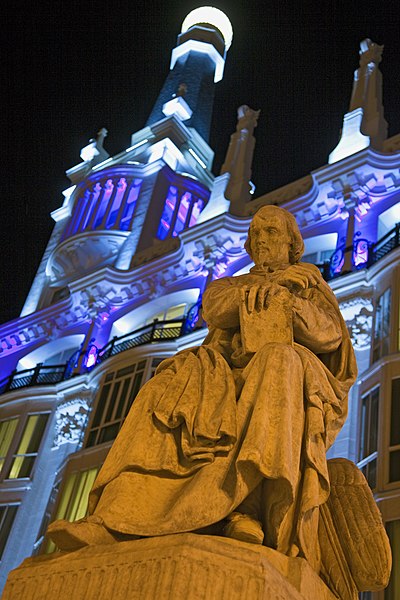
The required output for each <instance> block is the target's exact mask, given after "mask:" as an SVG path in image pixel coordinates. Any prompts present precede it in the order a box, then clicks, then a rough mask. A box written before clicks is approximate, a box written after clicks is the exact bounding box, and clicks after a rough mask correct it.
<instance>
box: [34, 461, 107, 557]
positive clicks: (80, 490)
mask: <svg viewBox="0 0 400 600" xmlns="http://www.w3.org/2000/svg"><path fill="white" fill-rule="evenodd" d="M99 469H100V467H93V468H92V469H87V470H86V471H81V472H77V473H71V474H70V475H69V476H68V478H67V480H66V482H65V484H64V487H63V489H62V492H61V497H60V501H59V504H58V509H57V511H56V514H55V516H54V520H57V519H66V520H67V521H76V520H78V519H82V517H84V516H85V515H86V512H87V503H88V498H89V492H90V490H91V489H92V486H93V483H94V480H95V479H96V475H97V473H98V472H99ZM54 550H55V544H53V542H52V541H49V542H48V544H47V546H46V549H45V552H46V553H47V554H50V553H51V552H54Z"/></svg>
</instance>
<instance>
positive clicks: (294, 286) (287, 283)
mask: <svg viewBox="0 0 400 600" xmlns="http://www.w3.org/2000/svg"><path fill="white" fill-rule="evenodd" d="M318 275H319V272H318V273H317V271H315V272H313V271H312V270H310V268H309V267H304V266H303V265H301V264H297V265H291V266H290V267H288V268H287V269H285V270H284V271H282V275H281V276H280V277H279V278H278V279H277V283H278V284H279V285H281V286H284V287H285V288H287V289H289V290H290V291H291V292H299V291H301V290H306V289H308V288H310V287H315V286H316V285H317V283H318V281H319V277H318Z"/></svg>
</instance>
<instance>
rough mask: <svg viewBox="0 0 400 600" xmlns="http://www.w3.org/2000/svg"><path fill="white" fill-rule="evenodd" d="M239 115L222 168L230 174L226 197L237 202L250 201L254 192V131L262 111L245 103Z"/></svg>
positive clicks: (223, 171) (240, 107) (239, 110)
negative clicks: (252, 166) (252, 177)
mask: <svg viewBox="0 0 400 600" xmlns="http://www.w3.org/2000/svg"><path fill="white" fill-rule="evenodd" d="M237 115H238V122H237V125H236V131H235V133H233V134H232V135H231V140H230V142H229V148H228V152H227V154H226V158H225V162H224V164H223V165H222V168H221V175H222V174H223V173H229V174H230V178H229V183H228V185H227V188H226V191H225V197H226V198H228V200H230V201H231V202H233V203H235V204H236V203H244V202H248V201H249V200H250V197H251V196H250V195H251V194H253V193H254V185H253V184H252V182H251V181H250V179H251V163H252V160H253V153H254V146H255V143H256V140H255V138H254V135H253V132H254V128H255V127H256V126H257V120H258V117H259V115H260V111H259V110H253V109H252V108H249V107H248V106H246V105H243V106H239V108H238V112H237Z"/></svg>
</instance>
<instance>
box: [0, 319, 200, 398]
mask: <svg viewBox="0 0 400 600" xmlns="http://www.w3.org/2000/svg"><path fill="white" fill-rule="evenodd" d="M192 330H193V328H192V327H191V326H189V322H188V320H187V319H179V320H172V321H154V322H153V323H152V324H150V325H145V326H144V327H140V329H136V330H135V331H132V332H129V333H127V334H125V335H122V336H120V337H114V338H113V339H112V340H111V341H110V342H108V344H106V345H105V346H104V347H103V348H101V349H100V350H99V351H98V352H97V357H96V360H95V362H94V363H93V364H92V365H91V366H90V367H89V366H83V367H82V368H81V369H80V370H78V369H77V365H78V364H79V363H80V362H81V361H80V360H79V359H80V358H81V357H82V353H79V352H78V353H77V354H74V355H73V356H72V357H71V359H70V360H69V361H68V362H67V363H65V364H63V365H43V364H41V363H39V364H38V365H36V367H33V368H31V369H25V370H23V371H13V373H11V375H9V376H8V377H5V378H4V379H2V380H1V381H0V395H1V394H5V393H6V392H9V391H12V390H18V389H20V388H26V387H32V386H38V385H54V384H56V383H60V382H61V381H66V380H67V379H70V378H71V377H75V376H77V375H81V374H82V373H86V372H88V371H91V370H92V369H93V368H94V367H96V366H97V365H99V364H101V363H102V362H104V361H105V360H107V358H110V357H111V356H115V355H116V354H119V353H120V352H124V351H125V350H130V349H131V348H135V347H137V346H143V345H144V344H152V343H154V342H156V343H160V342H168V341H171V340H174V339H178V338H180V337H182V336H184V335H187V334H188V333H190V332H191V331H192Z"/></svg>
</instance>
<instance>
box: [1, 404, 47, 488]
mask: <svg viewBox="0 0 400 600" xmlns="http://www.w3.org/2000/svg"><path fill="white" fill-rule="evenodd" d="M36 415H38V416H40V415H47V421H46V424H45V426H44V429H43V433H42V436H41V439H40V442H39V445H38V449H37V451H36V452H34V453H28V454H34V462H33V465H32V469H31V472H30V475H29V476H28V477H13V478H10V477H9V475H10V471H11V469H12V465H13V462H14V458H15V457H16V456H17V450H18V447H19V445H20V443H21V441H22V438H23V435H24V433H25V428H26V426H27V424H28V420H29V417H32V416H36ZM13 418H17V419H18V421H19V422H18V424H17V427H16V429H15V431H14V435H13V438H12V440H11V443H10V446H9V448H8V451H7V455H6V457H5V460H4V464H3V468H2V470H1V472H0V484H4V483H7V485H8V484H12V482H18V481H32V480H33V479H34V476H35V470H36V464H37V457H38V456H39V455H40V452H41V449H42V447H43V444H44V440H45V438H46V435H47V431H48V428H49V423H50V421H51V411H50V410H33V411H28V412H27V413H23V414H18V415H9V416H7V417H5V418H4V419H2V421H8V420H11V419H13Z"/></svg>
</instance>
